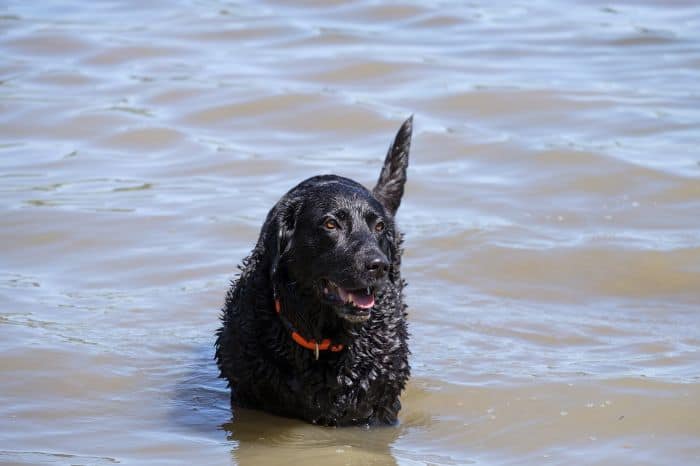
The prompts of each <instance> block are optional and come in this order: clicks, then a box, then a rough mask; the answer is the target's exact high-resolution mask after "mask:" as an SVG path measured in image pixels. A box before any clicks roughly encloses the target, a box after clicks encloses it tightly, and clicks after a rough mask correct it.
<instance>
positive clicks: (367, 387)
mask: <svg viewBox="0 0 700 466" xmlns="http://www.w3.org/2000/svg"><path fill="white" fill-rule="evenodd" d="M411 132H412V118H409V119H408V120H407V121H406V122H404V124H403V125H402V126H401V128H400V129H399V132H398V134H397V135H396V139H395V140H394V143H393V144H392V145H391V147H390V148H389V153H388V154H387V156H386V160H385V161H384V167H383V168H382V171H381V174H380V176H379V181H378V182H377V185H376V186H375V187H374V189H373V190H372V191H369V190H367V189H366V188H364V187H363V186H361V185H360V184H358V183H356V182H355V181H352V180H350V179H347V178H342V177H340V176H335V175H324V176H315V177H313V178H309V179H308V180H306V181H304V182H302V183H300V184H299V185H298V186H296V187H294V188H293V189H292V190H291V191H289V192H288V193H287V194H285V195H284V196H283V197H282V199H280V200H279V202H278V203H277V204H276V205H275V206H274V207H273V208H272V210H271V211H270V213H269V214H268V216H267V219H266V220H265V224H264V225H263V227H262V231H261V233H260V238H259V239H258V242H257V245H256V246H255V249H253V252H252V254H251V255H250V256H249V257H248V258H247V259H245V260H244V261H243V266H242V267H241V270H242V272H241V275H240V277H239V278H238V280H237V281H236V282H235V283H234V284H233V286H232V287H231V289H230V290H229V292H228V295H227V296H226V303H225V305H224V309H223V316H222V320H223V326H222V327H221V328H220V329H219V331H218V332H217V340H216V360H217V364H218V366H219V369H220V370H221V377H223V378H226V379H228V381H229V385H230V387H231V402H232V404H233V405H234V406H235V405H238V406H242V407H247V408H255V409H263V410H266V411H269V412H272V413H275V414H279V415H283V416H290V417H298V418H302V419H305V420H307V421H309V422H312V423H315V424H321V425H348V424H375V423H382V424H392V423H395V422H396V419H397V414H398V412H399V409H400V408H401V403H400V402H399V395H400V393H401V391H402V390H403V388H404V386H405V384H406V381H407V379H408V377H409V371H410V369H409V365H408V354H409V351H408V346H407V339H408V333H407V329H406V306H405V305H404V303H403V298H402V289H403V287H404V282H403V280H402V279H401V275H400V272H399V266H400V263H401V241H402V238H401V234H400V233H399V232H398V231H397V229H396V226H395V224H394V215H395V214H396V210H397V209H398V207H399V204H400V202H401V197H402V195H403V190H404V184H405V182H406V168H407V167H408V153H409V148H410V142H411Z"/></svg>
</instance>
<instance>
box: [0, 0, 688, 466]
mask: <svg viewBox="0 0 700 466" xmlns="http://www.w3.org/2000/svg"><path fill="white" fill-rule="evenodd" d="M698 31H700V6H698V4H697V3H696V2H690V1H688V2H685V1H673V2H669V1H658V0H657V1H637V2H635V1H623V2H615V3H609V2H556V1H551V0H542V1H536V2H519V3H513V2H481V1H475V2H469V3H464V2H440V1H430V2H425V1H423V2H418V1H416V2H410V1H408V0H403V1H400V2H392V3H389V2H386V3H384V2H372V1H368V0H358V1H353V2H328V1H318V0H315V1H308V2H303V3H302V2H300V3H296V4H295V5H290V4H289V3H288V2H280V3H275V2H269V1H262V2H259V1H255V2H253V1H241V2H217V1H210V0H202V1H189V2H188V1H167V2H165V1H162V2H148V3H147V5H146V6H144V3H143V2H128V1H124V2H118V1H113V2H49V1H45V2H17V1H5V2H3V6H2V7H0V56H1V57H2V58H0V192H1V194H0V219H1V220H0V225H1V228H0V248H1V249H0V463H2V464H90V465H92V464H98V465H99V464H138V465H143V464H226V465H229V464H238V465H246V464H248V465H250V464H255V465H265V464H269V465H275V464H300V463H301V462H303V464H318V465H321V464H322V465H324V466H325V465H336V464H337V465H345V464H357V465H365V464H376V465H385V464H389V465H391V464H396V465H411V466H413V465H428V464H429V465H455V464H460V465H461V464H472V463H475V464H572V463H573V464H634V465H639V464H663V465H667V464H681V465H688V464H697V463H699V462H700V419H699V418H698V408H699V406H700V378H699V377H700V354H699V352H698V348H699V347H700V317H699V316H698V310H699V309H698V308H699V307H700V152H699V151H698V141H699V139H700V137H699V136H700V86H699V85H698V83H699V82H700V33H698ZM410 114H415V131H414V144H413V151H412V160H411V167H410V169H409V184H408V186H407V192H406V197H405V200H404V203H403V204H402V206H401V209H400V211H399V218H398V220H399V223H400V225H401V226H402V228H403V230H404V232H405V233H406V254H405V259H404V275H405V277H406V278H407V279H408V281H409V288H408V296H407V300H408V303H409V304H410V308H409V310H410V325H411V334H412V340H411V349H412V352H413V355H412V359H411V362H412V366H413V377H412V379H411V382H410V384H409V387H408V389H407V391H406V392H405V394H404V396H403V405H404V409H403V411H402V414H401V424H400V426H398V427H396V428H385V429H372V430H365V429H361V428H349V429H324V428H318V427H313V426H310V425H306V424H304V423H301V422H298V421H295V420H287V419H279V418H275V417H272V416H269V415H266V414H263V413H258V412H251V411H243V412H236V413H235V414H234V415H233V416H232V413H231V411H230V408H229V406H228V392H227V389H226V387H225V384H224V383H223V382H222V381H220V380H218V379H217V378H216V375H217V371H216V369H215V365H214V363H213V361H212V356H213V350H212V345H213V332H214V330H215V329H216V327H217V326H218V321H217V318H218V313H219V311H218V310H219V308H220V306H221V304H222V302H223V297H224V293H225V292H226V289H227V287H228V282H229V280H230V279H231V278H233V276H234V274H235V267H236V264H237V263H238V262H240V260H241V258H242V257H244V256H245V255H246V254H247V253H248V252H249V251H250V249H251V248H252V246H253V243H254V241H255V239H256V238H257V234H258V231H259V228H260V226H261V224H262V221H263V218H264V216H265V214H266V212H267V210H268V209H269V208H270V207H271V206H272V205H273V204H274V203H275V202H276V200H277V199H278V198H279V197H280V196H281V195H282V194H283V193H284V192H285V191H286V190H287V189H289V188H290V187H291V186H293V185H294V184H296V183H297V182H298V181H300V180H302V179H304V178H306V177H308V176H311V175H314V174H318V173H327V172H335V173H337V174H340V175H344V176H349V177H352V178H355V179H357V180H358V181H360V182H363V183H365V184H368V185H369V184H371V183H373V182H374V180H375V179H376V177H377V175H378V170H379V167H380V164H381V161H382V159H383V156H384V152H385V150H386V148H387V147H388V144H389V142H390V140H391V138H392V136H393V134H394V132H395V131H396V129H397V128H398V125H399V124H400V122H401V121H402V120H403V119H404V118H406V117H407V116H408V115H410Z"/></svg>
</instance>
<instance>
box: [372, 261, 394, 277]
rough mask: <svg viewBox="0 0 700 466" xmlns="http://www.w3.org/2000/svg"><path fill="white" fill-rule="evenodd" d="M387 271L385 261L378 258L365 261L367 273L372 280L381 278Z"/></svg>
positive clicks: (387, 267)
mask: <svg viewBox="0 0 700 466" xmlns="http://www.w3.org/2000/svg"><path fill="white" fill-rule="evenodd" d="M388 269H389V264H388V263H387V262H386V260H385V259H383V258H380V257H374V258H372V259H370V260H369V261H367V271H368V272H369V273H370V275H372V277H374V278H382V277H383V276H384V275H386V271H387V270H388Z"/></svg>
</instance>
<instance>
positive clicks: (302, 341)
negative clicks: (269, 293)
mask: <svg viewBox="0 0 700 466" xmlns="http://www.w3.org/2000/svg"><path fill="white" fill-rule="evenodd" d="M275 311H276V312H277V315H278V316H280V318H281V319H282V321H283V322H284V324H285V325H286V326H287V328H288V329H289V331H290V332H292V340H294V341H295V342H296V343H297V344H298V345H299V346H303V347H304V348H306V349H309V350H313V351H314V354H315V355H316V360H318V352H319V351H326V350H330V351H331V352H333V353H337V352H339V351H342V350H343V345H342V344H340V343H339V344H337V345H334V344H333V343H332V342H331V340H330V339H328V338H324V339H323V341H321V343H317V342H316V340H307V339H306V338H304V337H302V336H301V335H300V334H299V332H297V331H296V329H295V328H294V327H292V324H291V322H289V321H288V320H287V319H286V318H285V317H284V316H283V315H282V303H281V302H280V300H279V299H278V298H275Z"/></svg>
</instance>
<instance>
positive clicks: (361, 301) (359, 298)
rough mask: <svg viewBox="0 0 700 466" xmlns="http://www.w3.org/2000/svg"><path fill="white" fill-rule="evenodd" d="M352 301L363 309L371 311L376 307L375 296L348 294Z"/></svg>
mask: <svg viewBox="0 0 700 466" xmlns="http://www.w3.org/2000/svg"><path fill="white" fill-rule="evenodd" d="M348 297H349V298H350V301H352V303H353V304H355V306H357V307H359V308H361V309H369V308H370V307H372V306H374V295H371V294H355V293H348Z"/></svg>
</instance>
